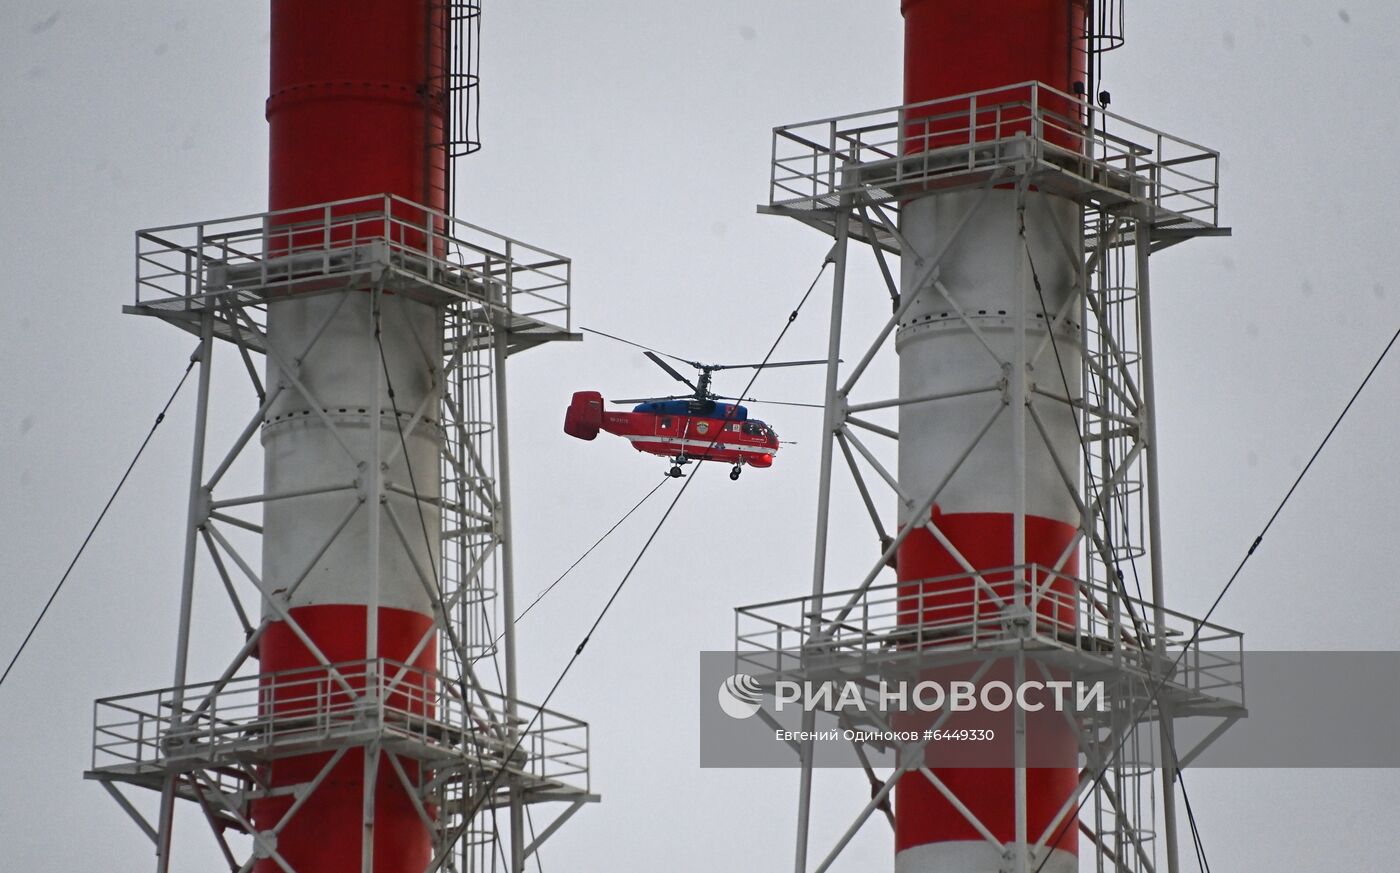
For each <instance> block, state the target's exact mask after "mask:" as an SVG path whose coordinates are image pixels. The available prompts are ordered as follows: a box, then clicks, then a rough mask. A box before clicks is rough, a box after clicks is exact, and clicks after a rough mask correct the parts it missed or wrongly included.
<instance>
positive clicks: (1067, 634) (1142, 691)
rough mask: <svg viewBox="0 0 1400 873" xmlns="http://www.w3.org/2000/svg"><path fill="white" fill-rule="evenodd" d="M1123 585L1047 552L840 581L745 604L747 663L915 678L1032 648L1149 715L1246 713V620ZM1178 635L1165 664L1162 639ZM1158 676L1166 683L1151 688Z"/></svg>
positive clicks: (758, 669) (786, 672) (758, 667)
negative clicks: (1242, 625) (884, 580)
mask: <svg viewBox="0 0 1400 873" xmlns="http://www.w3.org/2000/svg"><path fill="white" fill-rule="evenodd" d="M1160 612H1161V613H1162V616H1163V618H1164V620H1165V624H1164V625H1159V624H1158V623H1157V619H1156V617H1155V615H1154V608H1153V605H1152V604H1151V603H1149V602H1147V601H1145V600H1140V599H1138V598H1134V597H1124V596H1122V593H1121V592H1119V591H1117V590H1115V589H1113V588H1110V587H1108V586H1105V585H1102V584H1096V583H1092V582H1090V581H1087V580H1084V579H1079V578H1075V577H1073V576H1071V575H1068V574H1066V573H1062V572H1056V571H1055V570H1054V569H1053V568H1050V567H1046V566H1043V565H1039V564H1029V565H1023V566H1015V567H1003V568H996V569H987V570H983V571H980V572H979V573H977V574H960V575H956V576H944V577H938V578H935V579H924V580H914V581H906V582H900V583H892V584H885V585H875V586H870V587H869V588H865V589H851V590H844V591H832V592H827V593H825V594H823V595H822V596H821V597H820V598H817V599H816V600H814V599H813V598H812V597H810V596H808V597H794V598H789V599H785V600H775V601H771V602H768V603H762V604H757V605H753V606H743V607H739V608H738V609H736V610H735V652H736V659H737V662H738V663H737V672H743V673H748V674H750V675H752V676H753V677H754V678H755V679H757V680H758V682H759V684H760V685H762V686H764V687H771V685H772V683H774V682H776V681H779V680H795V681H806V682H816V683H820V682H823V681H827V680H841V679H848V678H850V677H852V676H880V677H882V678H885V679H887V680H891V681H898V680H901V679H907V680H910V681H914V680H917V678H918V677H919V676H920V675H921V674H923V673H925V672H926V671H928V670H930V669H933V668H936V667H942V666H949V665H954V664H959V663H967V662H973V661H981V660H985V658H986V657H987V656H989V655H991V656H995V655H1011V654H1014V653H1017V652H1024V653H1026V654H1027V655H1030V656H1033V657H1034V659H1035V660H1036V661H1038V662H1040V663H1042V664H1044V665H1046V666H1047V667H1050V668H1055V669H1064V670H1066V671H1068V672H1069V673H1070V674H1071V675H1073V676H1075V677H1076V678H1080V679H1084V680H1088V681H1093V680H1097V679H1106V680H1110V684H1111V685H1113V686H1114V687H1116V688H1118V689H1119V690H1120V692H1121V693H1126V694H1128V695H1131V696H1133V697H1135V698H1139V699H1140V700H1141V702H1142V704H1143V706H1144V707H1146V708H1140V710H1139V717H1140V718H1141V719H1143V720H1152V719H1155V718H1157V717H1158V709H1159V706H1160V705H1166V706H1168V707H1169V708H1170V709H1171V711H1172V714H1173V716H1174V717H1177V718H1182V717H1188V716H1192V715H1203V716H1212V717H1217V718H1242V717H1244V715H1245V709H1244V707H1245V699H1244V667H1243V665H1244V660H1243V656H1244V642H1243V636H1242V635H1241V634H1240V633H1239V632H1238V631H1235V630H1231V629H1229V628H1226V627H1224V626H1221V625H1218V624H1214V623H1211V622H1206V621H1201V620H1200V619H1196V618H1192V617H1190V616H1188V615H1186V614H1184V613H1181V612H1177V611H1175V610H1169V609H1162V610H1160ZM1160 637H1165V638H1166V639H1167V640H1168V646H1167V652H1166V656H1165V661H1166V666H1168V667H1172V669H1171V671H1170V673H1169V675H1167V676H1166V677H1165V678H1163V673H1164V664H1163V660H1164V658H1163V657H1162V656H1160V655H1159V654H1158V653H1157V651H1156V650H1155V645H1156V641H1157V640H1158V639H1159V638H1160ZM1154 687H1155V689H1156V693H1155V694H1149V693H1147V692H1149V691H1151V690H1152V689H1153V688H1154Z"/></svg>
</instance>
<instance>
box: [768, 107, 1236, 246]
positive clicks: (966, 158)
mask: <svg viewBox="0 0 1400 873" xmlns="http://www.w3.org/2000/svg"><path fill="white" fill-rule="evenodd" d="M1013 178H1014V179H1016V180H1024V183H1025V184H1028V185H1030V186H1031V187H1033V188H1035V189H1037V190H1041V191H1046V192H1051V193H1055V194H1059V195H1061V196H1064V197H1068V198H1070V199H1072V200H1075V201H1076V202H1078V203H1081V204H1084V205H1092V206H1094V207H1095V208H1097V209H1102V210H1104V211H1106V212H1109V213H1115V212H1117V213H1122V214H1124V215H1128V214H1132V215H1134V216H1138V215H1143V216H1145V217H1146V220H1147V221H1148V223H1149V224H1150V225H1151V227H1152V230H1153V240H1154V241H1156V244H1157V245H1158V246H1162V245H1164V244H1169V243H1170V242H1173V241H1180V240H1181V239H1183V238H1186V237H1190V236H1201V235H1208V234H1215V233H1224V232H1225V231H1222V230H1220V229H1219V228H1218V226H1217V222H1218V218H1219V207H1218V203H1217V194H1218V189H1219V180H1220V154H1219V153H1218V152H1216V151H1213V150H1211V149H1208V148H1206V147H1204V146H1201V145H1197V144H1196V143H1193V142H1190V141H1188V140H1184V139H1181V138H1179V137H1175V136H1172V135H1170V134H1167V133H1164V132H1162V131H1160V130H1157V129H1155V128H1151V127H1148V126H1146V125H1143V124H1139V123H1137V122H1135V121H1132V120H1130V119H1127V118H1125V117H1123V116H1121V115H1118V114H1116V113H1113V112H1109V111H1107V110H1105V109H1102V108H1100V107H1098V106H1095V105H1094V104H1093V103H1092V102H1090V101H1088V100H1086V99H1084V98H1082V97H1077V96H1073V95H1070V94H1066V93H1064V92H1062V91H1059V90H1056V89H1055V88H1051V87H1050V86H1048V85H1046V84H1044V83H1041V82H1023V83H1020V84H1016V85H1009V86H1005V87H1001V88H994V89H990V90H986V91H974V92H971V93H967V94H959V95H956V96H953V97H947V98H941V99H938V100H931V101H927V102H924V103H910V104H906V105H902V106H892V107H888V108H885V109H877V110H874V111H871V112H861V113H856V114H851V115H838V116H833V117H831V118H823V119H819V120H816V121H807V122H801V123H798V124H789V125H783V126H781V127H777V128H775V129H774V130H773V151H772V163H771V169H770V174H769V198H768V203H767V205H765V206H760V207H759V210H760V211H761V212H766V213H771V214H777V215H786V216H789V217H792V218H796V219H798V220H800V221H802V222H803V223H805V224H808V225H810V226H812V227H815V228H817V229H819V230H821V231H823V232H824V233H827V234H830V235H832V236H835V235H836V232H837V231H836V216H837V214H838V213H839V212H841V211H842V204H846V208H847V209H849V210H851V211H852V214H851V217H852V219H853V220H852V222H851V230H850V234H851V236H852V237H853V238H855V239H857V240H860V241H862V242H867V243H876V244H878V245H880V246H881V247H882V248H884V249H886V250H887V251H891V252H894V253H898V252H899V251H900V249H901V241H900V236H899V233H898V230H897V227H898V222H897V221H896V220H895V216H897V214H898V211H899V205H900V202H901V201H902V200H905V199H908V198H911V197H915V196H919V195H924V194H928V193H931V192H933V191H954V190H959V189H969V188H978V187H982V186H984V185H987V184H997V183H998V181H999V180H1005V181H1006V182H1007V183H1008V184H1009V183H1010V182H1011V181H1012V179H1013ZM872 205H874V206H880V207H882V209H881V210H880V211H879V213H880V214H879V217H880V219H881V220H880V221H878V222H871V221H861V217H862V216H861V214H860V212H861V209H862V207H863V206H872Z"/></svg>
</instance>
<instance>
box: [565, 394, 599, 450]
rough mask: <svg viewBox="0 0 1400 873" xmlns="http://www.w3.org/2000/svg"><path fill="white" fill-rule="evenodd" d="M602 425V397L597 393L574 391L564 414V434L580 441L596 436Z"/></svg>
mask: <svg viewBox="0 0 1400 873" xmlns="http://www.w3.org/2000/svg"><path fill="white" fill-rule="evenodd" d="M602 425H603V395H602V394H599V393H598V392H597V391H575V392H574V399H573V402H571V403H570V404H569V411H568V412H566V413H564V433H566V434H568V435H569V436H571V437H577V438H578V439H581V440H591V439H593V438H594V437H596V436H598V430H599V428H601V427H602Z"/></svg>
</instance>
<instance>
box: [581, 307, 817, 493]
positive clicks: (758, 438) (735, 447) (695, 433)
mask: <svg viewBox="0 0 1400 873" xmlns="http://www.w3.org/2000/svg"><path fill="white" fill-rule="evenodd" d="M585 330H587V328H585ZM589 332H590V333H596V334H599V335H600V336H605V337H608V338H609V339H615V340H617V341H619V342H624V343H627V344H628V345H633V346H637V347H638V348H641V349H643V353H644V354H645V355H646V357H647V359H648V360H650V361H651V362H652V363H653V364H656V365H657V366H658V367H660V368H661V369H662V370H664V371H666V373H667V374H668V375H669V376H670V377H671V378H672V379H675V380H676V381H678V382H681V383H683V384H684V385H686V387H688V388H690V389H691V392H692V393H690V394H679V395H671V396H669V397H644V398H632V399H626V400H613V401H611V402H613V403H632V404H636V405H635V406H634V407H633V408H632V411H631V412H623V411H614V410H608V409H605V408H604V405H603V395H602V394H600V393H599V392H597V391H576V392H574V396H573V400H572V401H571V402H570V403H569V408H568V411H567V412H566V413H565V414H564V433H566V434H568V435H569V436H572V437H576V438H578V439H581V440H592V439H595V438H597V436H598V432H599V431H607V432H608V433H610V434H615V435H616V436H620V437H623V438H624V439H626V440H629V441H630V442H631V443H632V448H634V449H636V450H637V451H639V452H645V453H647V454H650V455H659V456H661V457H663V458H668V459H670V461H671V469H670V471H669V475H671V476H672V477H675V478H679V477H681V476H683V475H685V474H684V473H683V472H682V470H681V468H682V467H683V466H685V465H686V464H689V463H691V462H692V461H718V462H721V463H726V464H732V465H733V466H732V467H731V469H730V471H729V478H730V479H738V478H739V474H740V473H741V472H742V471H743V469H744V467H758V468H766V467H771V466H773V458H774V457H775V456H776V455H777V454H778V447H779V446H780V445H782V441H781V440H779V439H778V432H777V431H776V430H774V429H773V427H772V426H771V425H769V424H767V423H766V422H763V421H759V420H758V419H755V418H750V417H749V411H748V408H747V407H745V406H744V405H743V403H780V402H779V401H760V400H756V399H755V398H752V397H729V396H724V395H719V394H715V393H714V392H713V391H712V390H711V388H710V385H711V381H712V378H713V376H714V374H715V373H716V372H719V371H721V370H765V369H769V368H772V367H805V366H809V365H813V364H825V363H826V361H825V360H812V361H779V362H770V363H762V364H703V363H701V362H699V361H691V360H687V359H685V358H680V357H677V356H675V355H670V354H667V353H665V352H657V351H656V350H654V349H650V348H647V347H646V346H642V345H640V344H639V343H634V342H632V341H630V340H624V339H622V338H621V337H615V336H612V335H611V334H605V333H602V332H601V331H589ZM664 358H671V359H672V360H674V361H677V362H679V363H682V364H685V365H687V366H690V367H693V368H694V369H695V370H696V371H697V375H696V377H695V378H694V379H690V378H687V377H686V376H685V375H683V374H682V373H681V372H680V371H678V370H677V369H676V368H675V367H673V366H671V365H670V364H668V363H667V362H666V361H665V360H664ZM729 401H737V402H729ZM780 405H784V406H812V407H816V408H820V407H819V406H818V405H817V404H812V403H780Z"/></svg>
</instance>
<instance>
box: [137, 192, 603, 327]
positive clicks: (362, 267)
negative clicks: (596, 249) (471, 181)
mask: <svg viewBox="0 0 1400 873" xmlns="http://www.w3.org/2000/svg"><path fill="white" fill-rule="evenodd" d="M571 269H572V263H571V261H570V260H569V259H568V258H566V257H564V256H562V255H559V254H555V253H554V252H550V251H547V250H545V249H541V248H537V247H535V246H531V245H528V244H526V243H523V242H520V241H519V240H516V239H512V238H510V237H507V236H504V235H502V234H499V233H495V232H494V231H490V230H487V229H485V228H482V227H478V226H476V225H474V224H468V223H467V222H465V221H461V220H460V219H457V218H454V217H452V216H450V215H447V214H446V213H443V212H438V211H436V210H433V209H430V208H428V207H426V206H423V205H421V204H418V203H414V202H412V201H410V200H406V199H404V198H402V197H396V196H393V195H390V194H377V195H374V196H371V197H361V198H356V199H352V200H337V201H334V202H330V203H318V204H314V205H310V206H299V207H296V208H293V209H283V210H277V211H271V212H259V213H253V214H250V215H239V216H234V217H232V218H218V219H212V220H208V221H198V222H193V223H190V224H175V225H167V226H165V227H156V228H150V229H147V230H142V231H138V232H137V234H136V302H135V303H134V304H133V305H131V306H127V307H125V311H126V312H128V313H132V314H137V315H149V316H154V317H157V318H160V319H163V320H165V321H168V322H170V323H172V324H175V325H177V326H179V327H181V328H183V329H184V330H187V331H189V332H191V333H194V334H196V335H197V334H198V333H199V329H200V328H199V321H200V313H201V312H202V310H203V309H204V308H205V307H206V306H212V307H214V309H215V311H216V316H215V328H214V329H215V333H216V334H217V335H218V336H219V337H220V338H222V339H229V340H232V341H234V342H237V343H239V344H240V345H244V346H246V347H247V348H249V350H250V351H255V352H262V351H264V349H263V348H261V347H260V345H259V343H260V338H259V336H258V335H257V334H259V333H261V332H262V330H261V329H262V328H263V327H265V318H264V317H265V314H266V306H267V304H268V303H270V302H273V301H275V300H277V299H279V298H282V297H288V296H290V295H297V296H298V297H303V296H306V295H308V294H325V293H331V292H336V291H350V290H369V289H371V288H375V287H379V288H382V289H383V290H385V291H388V292H391V293H394V294H401V295H405V296H409V297H413V298H415V299H419V300H422V301H424V302H427V303H431V304H436V305H442V306H446V307H457V308H460V307H466V308H468V309H471V310H482V311H483V312H484V313H485V314H487V315H489V316H491V318H492V321H493V323H494V322H495V321H496V320H498V319H503V320H504V324H505V325H506V328H507V332H508V334H509V336H510V347H511V351H519V350H522V349H524V348H528V347H530V346H534V345H538V344H539V343H542V342H547V341H550V340H572V339H578V338H579V335H578V334H576V333H574V332H573V330H572V327H573V325H572V315H571V313H572V308H571V305H570V304H571V299H570V294H571V286H570V278H571V277H570V273H571ZM236 310H245V311H248V312H250V313H252V315H251V317H252V320H253V321H254V322H255V323H256V324H257V325H258V327H259V330H258V331H249V330H247V328H246V327H244V326H242V325H240V323H239V319H238V318H237V317H236V316H235V315H234V314H233V313H234V311H236Z"/></svg>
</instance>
